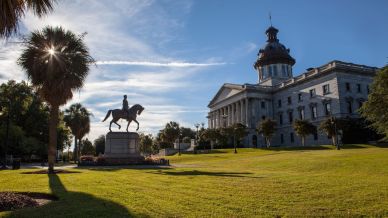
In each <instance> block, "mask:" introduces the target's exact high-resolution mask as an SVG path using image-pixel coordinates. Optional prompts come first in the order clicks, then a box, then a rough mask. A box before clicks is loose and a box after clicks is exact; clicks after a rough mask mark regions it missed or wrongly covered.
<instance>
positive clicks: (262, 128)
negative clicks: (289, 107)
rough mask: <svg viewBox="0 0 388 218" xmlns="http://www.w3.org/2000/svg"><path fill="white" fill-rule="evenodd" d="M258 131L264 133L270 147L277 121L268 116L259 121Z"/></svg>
mask: <svg viewBox="0 0 388 218" xmlns="http://www.w3.org/2000/svg"><path fill="white" fill-rule="evenodd" d="M256 131H257V132H258V133H261V134H263V136H264V137H265V140H266V142H267V147H268V148H269V147H270V146H271V138H272V136H273V135H274V134H275V131H276V122H275V121H273V120H271V119H268V118H267V119H265V120H263V121H261V122H260V123H259V125H258V128H257V130H256Z"/></svg>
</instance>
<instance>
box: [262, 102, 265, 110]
mask: <svg viewBox="0 0 388 218" xmlns="http://www.w3.org/2000/svg"><path fill="white" fill-rule="evenodd" d="M261 108H262V109H265V101H262V102H261Z"/></svg>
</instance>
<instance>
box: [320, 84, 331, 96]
mask: <svg viewBox="0 0 388 218" xmlns="http://www.w3.org/2000/svg"><path fill="white" fill-rule="evenodd" d="M322 89H323V94H324V95H327V94H329V92H330V86H329V84H326V85H324V86H322Z"/></svg>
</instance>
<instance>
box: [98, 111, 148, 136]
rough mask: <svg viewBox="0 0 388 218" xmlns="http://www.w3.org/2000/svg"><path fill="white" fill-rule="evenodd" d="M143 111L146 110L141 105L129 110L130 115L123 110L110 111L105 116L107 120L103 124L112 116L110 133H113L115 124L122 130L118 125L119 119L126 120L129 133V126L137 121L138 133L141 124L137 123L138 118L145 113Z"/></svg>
mask: <svg viewBox="0 0 388 218" xmlns="http://www.w3.org/2000/svg"><path fill="white" fill-rule="evenodd" d="M143 110H144V107H143V106H141V105H140V104H135V105H133V106H132V107H131V108H129V110H128V113H127V112H126V111H123V110H121V109H114V110H109V111H108V113H107V114H106V116H105V119H104V120H103V121H102V122H104V121H105V120H106V119H108V117H109V116H110V115H111V114H112V117H113V119H112V121H110V124H109V131H111V132H112V130H111V126H112V123H115V124H116V125H117V126H119V129H120V128H121V126H120V125H119V124H118V123H117V121H118V120H119V119H126V120H127V121H128V125H127V132H128V127H129V124H130V123H131V122H132V121H135V122H136V123H137V129H136V131H137V130H139V122H137V120H136V116H137V115H140V114H141V112H143Z"/></svg>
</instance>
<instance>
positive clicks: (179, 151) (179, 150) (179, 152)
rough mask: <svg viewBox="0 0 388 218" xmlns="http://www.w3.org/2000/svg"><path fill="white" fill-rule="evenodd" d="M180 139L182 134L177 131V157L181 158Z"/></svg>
mask: <svg viewBox="0 0 388 218" xmlns="http://www.w3.org/2000/svg"><path fill="white" fill-rule="evenodd" d="M181 137H182V133H181V130H180V129H179V134H178V155H179V156H181Z"/></svg>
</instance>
